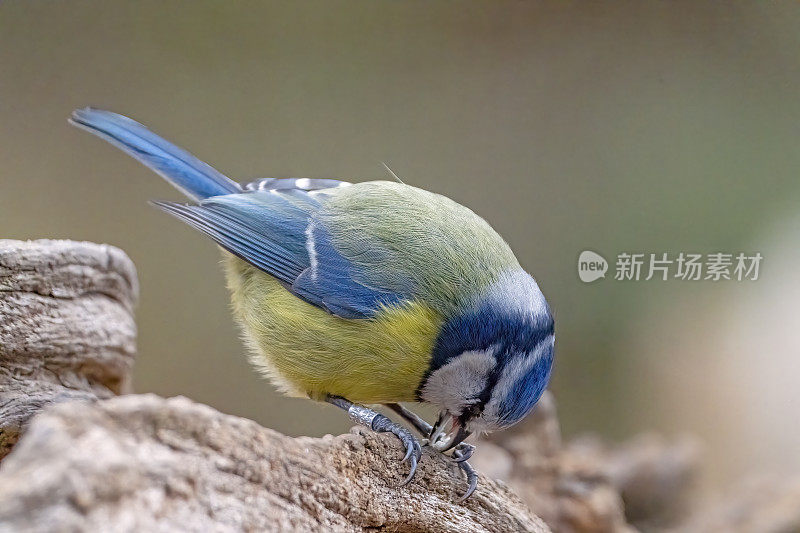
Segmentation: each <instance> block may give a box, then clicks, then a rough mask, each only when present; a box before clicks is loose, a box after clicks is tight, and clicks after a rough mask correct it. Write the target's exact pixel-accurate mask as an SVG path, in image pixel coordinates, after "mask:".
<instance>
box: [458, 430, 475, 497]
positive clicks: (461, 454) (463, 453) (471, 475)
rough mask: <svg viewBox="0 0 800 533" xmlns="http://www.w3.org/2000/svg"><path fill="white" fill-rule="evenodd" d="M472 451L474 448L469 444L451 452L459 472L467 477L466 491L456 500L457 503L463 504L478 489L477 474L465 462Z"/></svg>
mask: <svg viewBox="0 0 800 533" xmlns="http://www.w3.org/2000/svg"><path fill="white" fill-rule="evenodd" d="M473 451H475V446H472V445H470V444H465V445H463V446H459V447H457V448H456V449H455V450H453V459H454V461H455V462H456V463H457V464H458V467H459V468H460V469H461V470H463V471H464V474H466V476H467V491H466V492H465V493H464V495H463V496H461V498H459V499H458V500H457V501H458V502H459V503H461V502H463V501H464V500H466V499H467V498H469V497H470V496H472V493H473V492H475V489H476V488H477V487H478V473H477V472H476V471H475V469H474V468H472V465H470V464H469V463H468V462H467V459H469V458H470V457H471V456H472V452H473Z"/></svg>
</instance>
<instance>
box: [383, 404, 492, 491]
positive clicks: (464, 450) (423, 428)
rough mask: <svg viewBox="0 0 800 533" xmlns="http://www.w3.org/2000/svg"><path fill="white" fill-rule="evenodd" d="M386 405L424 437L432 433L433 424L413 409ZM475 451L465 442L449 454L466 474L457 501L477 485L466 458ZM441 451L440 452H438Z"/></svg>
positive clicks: (472, 469) (476, 475) (426, 441)
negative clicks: (463, 489)
mask: <svg viewBox="0 0 800 533" xmlns="http://www.w3.org/2000/svg"><path fill="white" fill-rule="evenodd" d="M387 407H389V408H390V409H392V410H393V411H394V412H396V413H397V414H399V415H400V416H402V417H403V418H404V419H405V420H407V421H408V422H409V423H410V424H411V425H412V426H414V427H415V428H416V429H417V431H419V432H420V433H421V434H422V435H424V436H426V437H430V436H431V433H433V426H431V425H430V424H428V423H427V422H425V420H423V419H422V418H421V417H420V416H419V415H417V414H416V413H414V412H413V411H409V410H408V409H406V408H405V407H403V406H402V405H400V404H399V403H391V404H387ZM422 445H423V446H429V445H430V442H429V440H428V439H427V438H425V439H423V440H422ZM474 451H475V446H474V445H472V444H467V443H466V442H462V443H460V444H459V445H458V446H456V447H455V448H453V451H452V453H451V455H450V460H452V461H453V462H454V463H456V464H457V465H458V467H459V468H460V469H461V470H462V471H463V472H464V474H465V475H466V476H467V491H466V492H465V493H464V495H463V496H461V498H459V500H458V501H459V502H463V501H464V500H466V499H467V498H469V497H470V496H472V493H473V492H475V488H476V487H477V486H478V473H477V472H476V471H475V469H474V468H472V465H470V464H469V463H468V462H467V460H468V459H469V458H470V457H472V453H473V452H474ZM439 453H441V452H439Z"/></svg>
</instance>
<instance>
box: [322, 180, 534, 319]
mask: <svg viewBox="0 0 800 533" xmlns="http://www.w3.org/2000/svg"><path fill="white" fill-rule="evenodd" d="M318 216H319V218H320V220H321V221H322V222H323V224H325V226H326V227H327V228H328V229H329V231H330V232H331V235H332V239H333V244H334V246H335V247H336V249H337V250H338V251H339V252H340V253H341V254H342V255H343V256H344V257H345V258H346V259H348V260H349V261H350V262H352V263H354V264H355V266H356V270H357V272H358V276H359V277H360V278H361V279H359V280H358V281H359V282H361V283H363V284H364V285H367V286H368V287H374V288H381V289H384V290H387V289H388V290H391V291H394V292H397V293H402V294H411V295H413V297H414V298H415V299H419V300H421V301H424V302H425V303H426V304H427V305H429V306H431V307H432V308H433V309H435V310H436V311H438V312H440V313H442V314H443V315H445V316H447V315H449V314H451V312H452V311H453V310H454V309H456V308H460V307H461V306H462V305H464V304H466V303H467V302H468V301H469V300H471V299H472V298H473V297H474V295H475V294H476V293H478V292H480V291H481V290H482V289H483V288H485V287H486V286H488V285H489V284H490V283H491V282H492V281H494V279H496V277H497V275H498V274H499V273H501V272H503V271H505V270H508V269H511V268H514V267H519V263H518V261H517V259H516V257H514V254H513V253H512V251H511V249H510V248H509V246H508V244H506V242H505V241H504V240H503V238H502V237H500V235H498V234H497V232H495V231H494V230H493V229H492V228H491V226H489V224H488V223H487V222H486V221H485V220H483V219H482V218H481V217H479V216H478V215H476V214H475V213H473V212H472V211H471V210H469V209H467V208H466V207H464V206H463V205H460V204H458V203H456V202H454V201H453V200H450V199H449V198H446V197H444V196H441V195H439V194H435V193H431V192H428V191H424V190H422V189H418V188H416V187H411V186H408V185H404V184H400V183H394V182H388V181H372V182H365V183H358V184H355V185H352V186H350V187H343V188H340V189H335V190H332V191H331V193H330V199H329V201H327V202H325V204H324V207H323V209H322V210H321V212H320V213H319V214H318Z"/></svg>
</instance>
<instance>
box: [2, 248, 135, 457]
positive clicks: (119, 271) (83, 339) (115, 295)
mask: <svg viewBox="0 0 800 533" xmlns="http://www.w3.org/2000/svg"><path fill="white" fill-rule="evenodd" d="M137 290H138V288H137V280H136V271H135V269H134V266H133V263H132V262H131V261H130V259H128V257H127V256H126V255H125V254H124V253H123V252H122V251H121V250H119V249H117V248H114V247H113V246H106V245H98V244H92V243H84V242H72V241H28V242H21V241H11V240H0V458H2V457H3V456H5V455H6V454H7V453H8V451H9V450H10V449H11V446H13V445H14V443H15V442H16V441H17V439H18V438H19V434H20V432H21V431H22V429H23V428H24V426H25V424H26V423H27V421H28V419H30V417H31V416H32V415H33V414H35V413H36V412H38V411H39V410H40V409H41V408H42V407H44V406H47V405H49V404H52V403H57V402H63V401H68V400H76V399H96V398H108V397H111V396H113V395H114V394H118V393H119V392H121V391H123V390H124V389H125V388H126V387H127V385H128V379H129V376H130V371H131V368H132V365H133V357H134V352H135V340H136V324H135V322H134V319H133V306H134V304H135V302H136V297H137Z"/></svg>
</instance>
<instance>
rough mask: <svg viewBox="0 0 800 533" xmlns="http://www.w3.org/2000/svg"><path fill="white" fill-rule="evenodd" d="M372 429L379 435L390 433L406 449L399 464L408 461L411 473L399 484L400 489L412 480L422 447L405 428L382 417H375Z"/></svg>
mask: <svg viewBox="0 0 800 533" xmlns="http://www.w3.org/2000/svg"><path fill="white" fill-rule="evenodd" d="M372 429H373V430H374V431H377V432H379V433H392V434H393V435H395V436H396V437H397V438H398V439H400V442H402V443H403V446H405V448H406V454H405V456H404V457H403V459H402V461H401V462H403V463H404V462H406V461H409V464H410V465H411V472H410V473H409V474H408V477H407V478H406V479H405V480H404V481H403V482H402V483H401V484H400V486H401V487H402V486H403V485H406V484H407V483H409V482H410V481H411V480H412V479H414V474H416V473H417V464H418V463H419V460H420V459H421V458H422V447H421V446H420V445H419V441H417V438H416V437H414V435H412V434H411V432H410V431H408V430H407V429H406V428H404V427H403V426H401V425H400V424H396V423H395V422H392V421H391V420H389V419H388V418H386V417H385V416H383V415H378V416H376V417H375V418H374V419H373V421H372Z"/></svg>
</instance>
